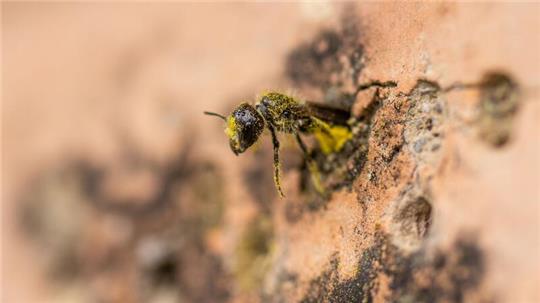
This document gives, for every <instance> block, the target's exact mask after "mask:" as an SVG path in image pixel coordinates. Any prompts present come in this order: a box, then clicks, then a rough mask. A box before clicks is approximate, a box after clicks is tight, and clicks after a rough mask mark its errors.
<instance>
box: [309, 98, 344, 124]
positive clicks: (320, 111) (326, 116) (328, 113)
mask: <svg viewBox="0 0 540 303" xmlns="http://www.w3.org/2000/svg"><path fill="white" fill-rule="evenodd" d="M306 105H307V107H308V108H309V111H310V113H311V114H312V115H313V116H315V117H317V118H319V119H321V120H323V121H325V122H329V123H331V124H337V125H347V121H348V120H349V118H351V112H350V110H346V109H342V108H336V107H332V106H329V105H324V104H320V103H315V102H309V101H308V102H306Z"/></svg>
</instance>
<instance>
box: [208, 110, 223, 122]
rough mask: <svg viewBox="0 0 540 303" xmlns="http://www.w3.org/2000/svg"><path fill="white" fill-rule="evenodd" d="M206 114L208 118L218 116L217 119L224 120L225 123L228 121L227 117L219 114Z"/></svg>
mask: <svg viewBox="0 0 540 303" xmlns="http://www.w3.org/2000/svg"><path fill="white" fill-rule="evenodd" d="M204 114H205V115H208V116H216V117H218V118H221V119H223V121H225V122H226V121H227V118H226V117H225V116H223V115H220V114H218V113H213V112H204Z"/></svg>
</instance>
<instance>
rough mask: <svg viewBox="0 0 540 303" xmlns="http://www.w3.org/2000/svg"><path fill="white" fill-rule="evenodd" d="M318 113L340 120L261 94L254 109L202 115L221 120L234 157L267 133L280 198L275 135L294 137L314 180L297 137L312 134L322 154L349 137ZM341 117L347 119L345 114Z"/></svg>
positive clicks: (244, 107)
mask: <svg viewBox="0 0 540 303" xmlns="http://www.w3.org/2000/svg"><path fill="white" fill-rule="evenodd" d="M321 112H322V113H325V114H324V115H322V116H326V118H328V117H329V116H331V115H335V116H336V117H337V116H339V114H341V116H344V115H343V113H338V112H336V111H333V110H332V109H330V108H328V107H324V106H313V107H312V106H310V105H309V104H306V103H302V102H299V101H298V100H296V99H295V98H294V97H291V96H288V95H285V94H282V93H278V92H268V93H265V94H263V95H262V96H261V97H260V98H259V100H258V102H257V103H256V104H255V106H252V105H250V104H248V103H242V104H240V105H239V106H238V107H237V108H236V109H235V110H234V111H233V112H232V113H231V114H230V115H229V116H227V117H225V116H222V115H220V114H216V113H212V112H205V113H206V114H209V115H214V116H218V117H220V118H222V119H223V120H225V122H226V123H227V127H226V129H225V133H226V134H227V136H228V137H229V144H230V147H231V150H232V151H233V152H234V153H235V154H236V155H238V154H240V153H243V152H244V151H245V150H247V149H248V148H249V147H250V146H251V145H253V144H254V143H255V142H256V141H257V140H258V138H259V137H260V135H261V134H262V131H263V130H264V128H267V129H268V130H269V131H270V134H271V136H272V144H273V146H274V181H275V184H276V188H277V190H278V192H279V194H280V196H282V197H283V196H284V195H283V192H282V190H281V185H280V169H279V163H280V162H279V145H280V144H279V140H278V138H277V134H276V133H277V132H281V133H287V134H293V135H295V137H296V140H297V142H298V144H299V146H300V148H301V149H302V151H303V153H304V156H305V158H306V161H307V162H308V167H309V169H310V171H311V172H312V175H314V176H315V175H318V173H317V172H318V170H317V168H316V165H315V163H314V162H313V161H312V160H311V156H310V152H309V151H308V150H307V147H306V145H305V144H304V143H303V142H302V139H301V137H300V134H301V133H304V134H314V135H315V137H316V138H317V140H318V141H319V144H320V147H321V150H322V151H323V153H325V154H329V153H333V152H337V151H339V150H340V149H341V147H342V146H343V145H344V143H345V142H346V141H347V140H348V139H349V138H350V137H351V133H350V130H349V128H348V127H346V126H343V125H332V124H331V123H328V122H326V121H323V120H322V119H324V118H325V117H320V118H319V117H317V113H321ZM345 116H348V113H346V114H345ZM321 118H322V119H321ZM329 120H331V119H329ZM342 124H343V123H342ZM314 179H318V178H314ZM314 184H315V187H316V188H318V190H320V191H323V189H322V186H321V185H320V182H318V180H314Z"/></svg>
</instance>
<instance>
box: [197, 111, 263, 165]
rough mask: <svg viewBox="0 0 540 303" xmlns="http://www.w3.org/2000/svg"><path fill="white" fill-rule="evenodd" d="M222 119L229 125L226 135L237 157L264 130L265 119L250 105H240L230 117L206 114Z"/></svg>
mask: <svg viewBox="0 0 540 303" xmlns="http://www.w3.org/2000/svg"><path fill="white" fill-rule="evenodd" d="M205 113H206V114H208V115H214V116H218V117H220V118H222V119H223V120H225V122H226V123H227V128H225V134H227V137H229V145H230V146H231V150H232V151H233V153H234V154H235V155H238V154H241V153H243V152H244V151H246V149H248V148H249V147H250V146H251V145H253V143H255V142H256V141H257V139H259V136H260V135H261V133H262V132H263V130H264V118H263V117H262V115H261V114H260V113H259V112H258V111H257V110H256V109H255V107H253V106H252V105H250V104H248V103H242V104H240V105H239V106H238V107H237V108H236V109H235V110H234V111H233V112H232V113H231V114H230V115H229V116H227V117H224V116H221V115H219V114H215V113H210V112H205Z"/></svg>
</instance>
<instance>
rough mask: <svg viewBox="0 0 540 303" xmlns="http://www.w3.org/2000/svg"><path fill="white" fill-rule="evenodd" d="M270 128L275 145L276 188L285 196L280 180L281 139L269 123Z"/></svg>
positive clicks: (280, 194) (281, 195)
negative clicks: (279, 139)
mask: <svg viewBox="0 0 540 303" xmlns="http://www.w3.org/2000/svg"><path fill="white" fill-rule="evenodd" d="M268 129H269V130H270V134H271V135H272V145H273V146H274V183H275V184H276V189H277V191H278V193H279V196H280V197H282V198H283V197H285V195H284V194H283V191H282V190H281V182H280V178H279V175H280V168H279V167H280V163H279V141H278V138H277V135H276V131H275V130H274V128H273V127H272V126H271V125H268Z"/></svg>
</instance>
